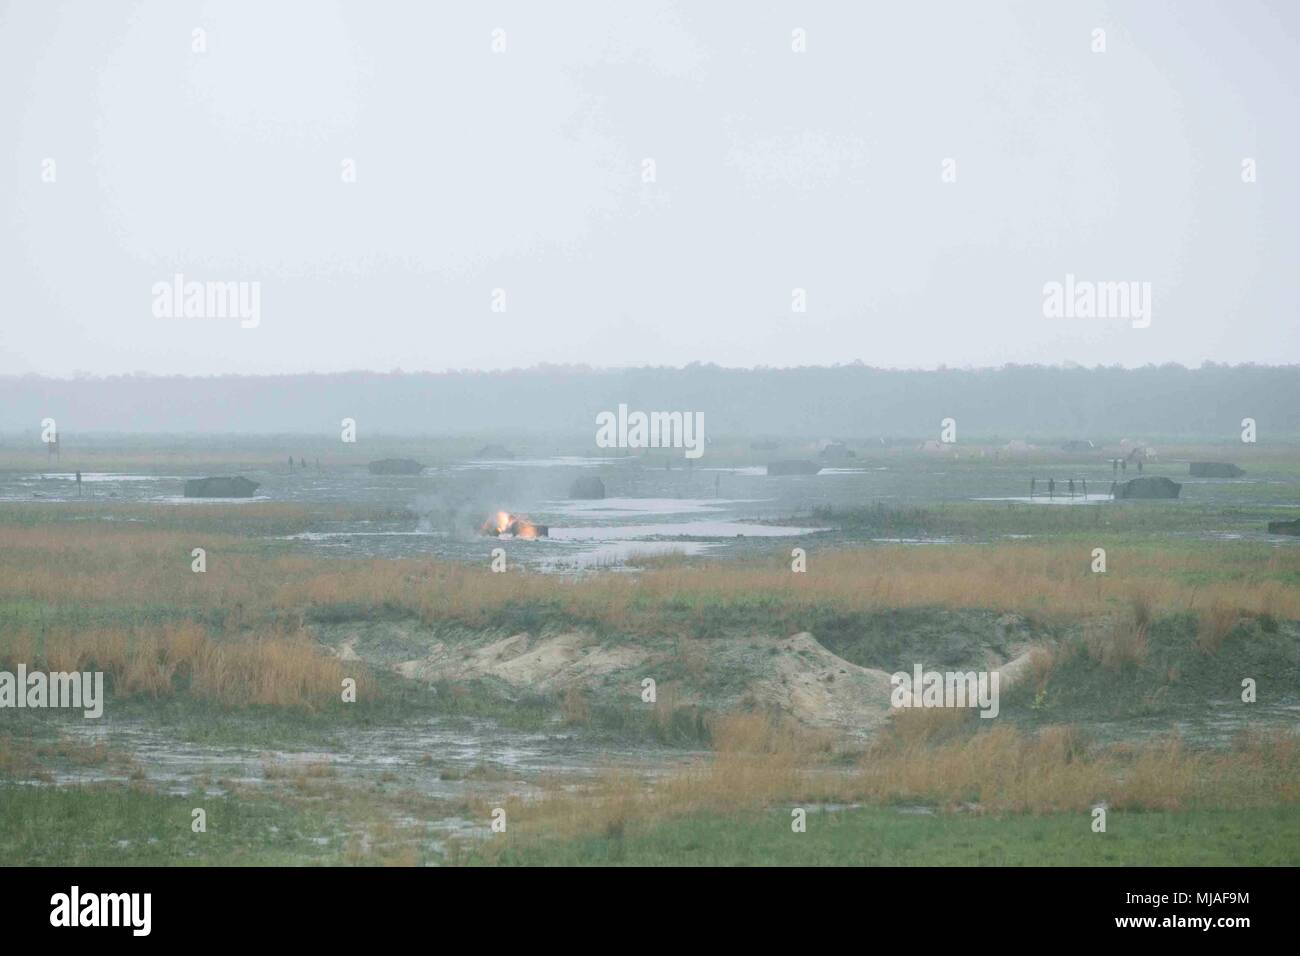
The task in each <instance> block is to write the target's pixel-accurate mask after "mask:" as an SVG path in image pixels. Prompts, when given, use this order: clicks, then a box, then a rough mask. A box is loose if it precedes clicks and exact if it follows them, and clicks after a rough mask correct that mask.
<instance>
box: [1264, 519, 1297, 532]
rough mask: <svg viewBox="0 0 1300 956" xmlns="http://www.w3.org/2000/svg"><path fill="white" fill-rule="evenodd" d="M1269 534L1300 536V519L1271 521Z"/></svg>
mask: <svg viewBox="0 0 1300 956" xmlns="http://www.w3.org/2000/svg"><path fill="white" fill-rule="evenodd" d="M1268 533H1269V534H1294V535H1300V518H1292V519H1291V520H1290V521H1270V522H1269V523H1268Z"/></svg>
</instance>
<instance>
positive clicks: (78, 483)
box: [77, 471, 81, 498]
mask: <svg viewBox="0 0 1300 956" xmlns="http://www.w3.org/2000/svg"><path fill="white" fill-rule="evenodd" d="M77 497H78V498H80V497H81V472H80V471H78V472H77Z"/></svg>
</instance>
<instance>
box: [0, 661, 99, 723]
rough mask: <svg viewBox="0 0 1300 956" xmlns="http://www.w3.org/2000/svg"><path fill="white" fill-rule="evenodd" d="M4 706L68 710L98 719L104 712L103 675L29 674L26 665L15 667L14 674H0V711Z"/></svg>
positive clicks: (77, 673) (38, 672)
mask: <svg viewBox="0 0 1300 956" xmlns="http://www.w3.org/2000/svg"><path fill="white" fill-rule="evenodd" d="M6 707H13V708H17V709H23V708H28V707H30V708H32V709H37V708H42V707H71V708H79V709H81V711H82V716H83V717H87V718H90V719H94V718H97V717H100V716H102V715H103V713H104V673H103V671H95V672H94V673H91V672H90V671H85V672H78V671H72V672H71V673H68V672H65V671H51V672H50V673H48V674H47V673H45V672H43V671H32V672H31V673H30V674H29V673H28V672H27V665H26V664H19V665H18V673H17V674H14V673H13V672H11V671H0V709H4V708H6Z"/></svg>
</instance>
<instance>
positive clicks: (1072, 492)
mask: <svg viewBox="0 0 1300 956" xmlns="http://www.w3.org/2000/svg"><path fill="white" fill-rule="evenodd" d="M1070 497H1071V498H1073V497H1074V479H1073V478H1071V479H1070Z"/></svg>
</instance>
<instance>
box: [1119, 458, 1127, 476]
mask: <svg viewBox="0 0 1300 956" xmlns="http://www.w3.org/2000/svg"><path fill="white" fill-rule="evenodd" d="M1119 470H1120V471H1122V472H1124V474H1126V475H1127V474H1128V459H1127V458H1121V459H1120V461H1119Z"/></svg>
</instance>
